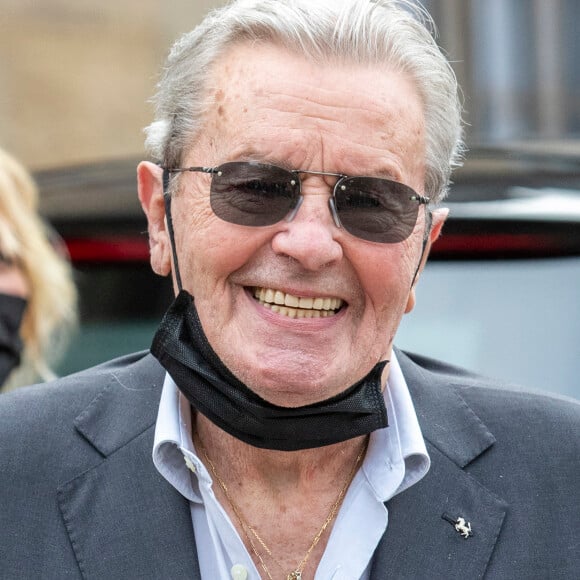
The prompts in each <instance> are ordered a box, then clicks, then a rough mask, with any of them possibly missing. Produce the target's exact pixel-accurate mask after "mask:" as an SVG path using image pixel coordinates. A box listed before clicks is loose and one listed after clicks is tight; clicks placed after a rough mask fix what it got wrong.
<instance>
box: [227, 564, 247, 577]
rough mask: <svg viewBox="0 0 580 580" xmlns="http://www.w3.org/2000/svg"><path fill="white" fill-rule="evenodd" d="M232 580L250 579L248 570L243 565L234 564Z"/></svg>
mask: <svg viewBox="0 0 580 580" xmlns="http://www.w3.org/2000/svg"><path fill="white" fill-rule="evenodd" d="M231 573H232V580H246V578H247V577H248V570H247V569H246V567H245V566H242V565H241V564H234V565H233V566H232V569H231Z"/></svg>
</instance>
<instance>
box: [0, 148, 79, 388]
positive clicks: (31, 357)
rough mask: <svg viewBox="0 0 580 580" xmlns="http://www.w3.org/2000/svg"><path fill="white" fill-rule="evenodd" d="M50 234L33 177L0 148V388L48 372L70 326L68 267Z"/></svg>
mask: <svg viewBox="0 0 580 580" xmlns="http://www.w3.org/2000/svg"><path fill="white" fill-rule="evenodd" d="M52 238H55V236H54V235H53V234H51V233H50V230H49V229H48V228H47V226H46V224H45V223H44V222H43V220H42V218H41V217H40V216H39V214H38V191H37V188H36V185H35V183H34V181H33V179H32V177H31V176H30V174H29V173H28V171H27V170H26V169H25V168H24V167H23V166H22V165H21V164H20V163H19V162H18V161H16V159H14V158H13V157H12V156H11V155H9V154H8V153H6V152H5V151H3V150H2V149H0V389H3V390H8V389H9V388H13V387H16V386H20V385H24V384H30V383H33V382H37V381H39V380H49V379H51V378H53V377H54V376H55V375H54V372H53V370H52V369H53V365H54V364H55V363H56V362H57V361H58V359H59V357H60V356H61V355H62V354H63V352H64V350H65V348H66V346H67V344H68V339H69V337H70V334H71V332H72V330H73V329H74V327H75V324H76V319H77V293H76V288H75V285H74V282H73V278H72V270H71V267H70V264H69V262H68V260H67V259H66V257H65V252H64V248H63V247H61V248H59V247H58V246H57V245H55V243H54V242H55V240H54V239H52Z"/></svg>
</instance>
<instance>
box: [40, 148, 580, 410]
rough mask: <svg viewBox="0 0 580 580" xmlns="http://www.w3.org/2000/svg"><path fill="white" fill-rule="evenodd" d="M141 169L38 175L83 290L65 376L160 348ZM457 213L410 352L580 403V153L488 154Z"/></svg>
mask: <svg viewBox="0 0 580 580" xmlns="http://www.w3.org/2000/svg"><path fill="white" fill-rule="evenodd" d="M136 165H137V160H136V159H125V160H116V161H111V162H102V163H94V164H90V165H84V166H77V167H72V168H71V167H69V168H58V169H54V170H48V171H42V172H38V173H37V174H36V178H37V179H38V182H39V185H40V189H41V200H42V201H41V211H42V213H43V215H44V216H45V217H46V219H47V220H48V221H49V222H50V223H51V224H52V226H53V227H54V228H55V229H56V231H57V232H58V234H59V235H60V236H61V237H62V238H63V239H64V241H65V243H66V245H67V247H68V251H69V253H70V256H71V259H72V261H73V264H74V268H75V272H76V279H77V283H78V286H79V290H80V310H81V326H80V331H79V334H78V336H77V337H75V340H74V341H73V343H72V346H71V348H70V350H69V352H68V355H67V357H66V359H65V360H64V361H63V362H62V364H61V366H60V369H59V371H60V372H61V373H63V374H64V373H69V372H72V371H75V370H78V369H81V368H85V367H87V366H89V365H92V364H95V363H98V362H101V361H103V360H106V359H108V358H112V357H113V356H116V355H119V354H123V353H126V352H131V351H133V350H138V349H141V348H147V347H148V346H149V344H150V342H151V338H152V336H153V333H154V331H155V328H156V326H157V324H158V322H159V320H160V318H161V316H162V314H163V312H164V310H165V308H166V307H167V305H168V304H169V303H170V301H171V299H172V288H171V285H170V283H169V280H168V279H163V278H160V277H158V276H156V275H155V274H153V273H152V271H151V270H150V267H149V261H148V260H149V249H148V243H147V235H146V222H145V218H144V216H143V214H142V212H141V208H140V206H139V203H138V200H137V192H136V178H135V168H136ZM443 205H445V206H446V207H449V208H450V217H449V219H448V221H447V223H446V225H445V228H444V231H443V235H442V236H441V238H440V239H439V240H438V241H437V243H436V244H435V245H434V247H433V250H432V254H431V258H430V261H429V263H428V265H427V268H426V270H425V272H424V273H423V276H422V280H421V282H420V284H419V289H418V301H417V306H416V308H415V310H414V311H413V312H412V313H411V314H409V315H407V316H406V317H405V319H404V320H403V324H402V326H401V329H400V331H399V335H398V340H397V341H396V342H397V344H398V345H399V346H400V347H403V348H406V349H408V350H412V351H417V352H421V353H423V354H428V355H430V356H434V357H436V358H441V359H444V360H447V361H449V362H452V363H456V364H459V365H462V366H466V367H468V368H471V369H473V370H476V371H479V372H482V373H485V374H488V375H495V376H499V377H502V378H505V379H508V380H509V381H513V382H514V383H517V384H521V385H523V386H525V387H531V388H537V389H542V390H548V391H552V392H555V393H561V394H567V395H572V396H574V397H577V398H580V383H579V382H578V380H577V376H578V375H579V374H580V307H579V306H578V303H579V300H578V295H579V288H580V145H578V144H572V146H570V147H566V148H563V147H559V148H558V150H557V151H556V150H553V151H549V150H548V149H547V148H546V147H541V146H537V145H536V146H532V147H530V146H522V145H519V146H510V147H501V148H500V147H496V148H489V147H488V148H474V149H472V151H471V152H470V153H469V155H468V157H467V160H466V163H465V166H464V167H463V168H462V169H461V170H459V171H457V172H456V174H455V176H454V184H453V185H452V188H451V192H450V196H449V198H448V200H446V201H445V203H444V204H443Z"/></svg>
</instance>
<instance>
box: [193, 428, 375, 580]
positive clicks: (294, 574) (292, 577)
mask: <svg viewBox="0 0 580 580" xmlns="http://www.w3.org/2000/svg"><path fill="white" fill-rule="evenodd" d="M197 440H198V442H199V446H200V448H201V451H202V453H203V456H204V457H205V460H206V461H207V463H208V464H209V467H210V469H211V472H212V474H213V476H214V477H215V478H216V479H217V481H218V483H219V485H220V487H221V489H222V491H223V492H224V495H225V496H226V499H227V500H228V503H229V504H230V506H231V508H232V510H233V512H234V514H235V516H236V519H237V520H238V523H239V524H240V527H241V528H242V531H243V532H244V535H245V536H246V539H247V540H248V542H249V544H250V548H251V550H252V552H253V554H254V556H256V558H257V559H258V561H259V562H260V566H261V567H262V569H263V570H264V572H265V573H266V575H267V576H268V579H269V580H273V578H272V574H271V573H270V570H269V569H268V567H267V566H266V563H265V562H264V558H263V557H262V554H260V552H259V550H258V549H257V548H256V545H255V543H254V539H253V538H252V536H254V538H255V539H256V540H258V542H259V543H260V546H261V547H262V548H263V550H264V552H266V554H268V556H269V557H270V558H272V560H273V561H274V563H275V564H276V565H277V566H278V567H279V568H280V570H281V571H282V572H284V567H283V566H282V564H280V562H279V561H278V560H277V559H276V558H275V557H274V555H273V554H272V550H271V549H270V548H269V547H268V546H267V544H266V543H265V542H264V540H262V538H261V537H260V536H259V535H258V532H256V530H255V528H254V527H253V526H250V524H248V523H247V522H246V520H245V519H244V517H243V516H242V513H241V511H240V508H239V506H238V504H237V503H236V502H235V501H234V499H233V498H232V497H231V495H230V492H229V490H228V487H227V485H226V484H225V482H224V480H223V479H222V478H221V477H220V476H219V474H218V472H217V470H216V468H215V465H214V463H213V461H212V460H211V459H210V458H209V456H208V454H207V451H206V450H205V447H204V445H203V443H202V442H201V439H200V438H199V435H198V436H197ZM367 443H368V440H367ZM367 443H365V446H364V447H363V448H362V449H361V451H360V453H359V454H358V455H357V458H356V460H355V462H354V465H353V467H352V469H351V471H350V473H349V476H348V478H347V479H346V481H345V483H344V485H343V486H342V488H341V489H340V492H339V494H338V496H337V497H336V500H335V501H334V502H333V504H332V506H330V510H329V512H328V515H327V516H326V519H325V520H324V523H323V524H322V527H321V528H320V529H319V530H318V532H316V535H315V536H314V538H313V540H312V542H311V544H310V547H309V548H308V550H307V551H306V554H305V555H304V557H303V558H302V560H301V561H300V563H299V564H298V566H296V568H295V569H294V570H293V571H291V572H290V573H289V574H288V575H287V577H286V580H302V571H303V570H304V567H305V566H306V562H308V559H309V558H310V554H312V551H313V550H314V548H315V547H316V545H317V544H318V542H319V541H320V538H321V537H322V534H324V532H325V531H326V529H327V528H328V526H329V525H330V524H331V522H332V521H333V520H334V518H335V516H336V514H337V512H338V508H339V507H340V504H341V502H342V500H343V498H344V496H345V494H346V491H347V489H348V487H349V485H350V483H351V481H352V480H353V478H354V476H355V473H356V470H357V469H358V466H359V464H360V462H361V460H362V458H363V456H364V454H365V451H366V448H367ZM250 534H251V535H250Z"/></svg>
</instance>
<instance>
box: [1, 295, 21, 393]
mask: <svg viewBox="0 0 580 580" xmlns="http://www.w3.org/2000/svg"><path fill="white" fill-rule="evenodd" d="M26 304H27V301H26V300H25V299H24V298H21V297H20V296H13V295H11V294H0V386H1V385H2V384H4V381H5V380H6V379H7V378H8V376H9V375H10V373H11V372H12V371H13V370H14V369H15V368H16V367H17V366H18V365H19V364H20V355H21V354H22V349H23V344H22V340H21V339H20V334H19V333H20V324H21V322H22V317H23V316H24V311H25V309H26Z"/></svg>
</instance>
